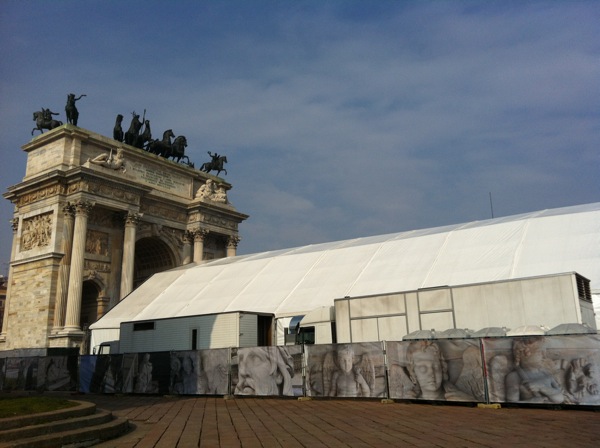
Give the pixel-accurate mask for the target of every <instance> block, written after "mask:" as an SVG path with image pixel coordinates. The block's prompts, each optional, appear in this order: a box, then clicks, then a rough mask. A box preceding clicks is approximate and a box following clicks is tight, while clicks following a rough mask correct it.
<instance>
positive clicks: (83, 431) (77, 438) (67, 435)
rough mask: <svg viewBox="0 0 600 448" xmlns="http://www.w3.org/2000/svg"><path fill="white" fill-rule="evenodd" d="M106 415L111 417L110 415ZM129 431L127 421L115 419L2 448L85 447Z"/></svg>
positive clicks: (1, 447) (0, 447)
mask: <svg viewBox="0 0 600 448" xmlns="http://www.w3.org/2000/svg"><path fill="white" fill-rule="evenodd" d="M106 414H108V415H109V416H110V415H111V414H110V413H106ZM128 430H129V421H128V420H127V419H123V418H115V419H112V420H110V421H108V422H104V423H102V424H99V425H94V426H88V427H83V428H82V427H78V428H77V429H70V430H64V431H61V432H53V433H47V434H43V435H37V436H31V437H27V438H24V439H19V440H10V441H6V442H0V448H56V447H59V448H60V447H68V446H71V447H85V446H92V445H94V444H96V443H100V442H102V441H105V440H110V439H114V438H116V437H119V436H120V435H122V434H125V433H126V432H127V431H128Z"/></svg>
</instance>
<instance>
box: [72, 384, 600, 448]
mask: <svg viewBox="0 0 600 448" xmlns="http://www.w3.org/2000/svg"><path fill="white" fill-rule="evenodd" d="M76 398H77V399H81V400H86V401H93V402H95V403H96V404H97V405H98V407H100V408H104V409H109V410H111V411H113V413H114V414H116V415H117V416H120V417H125V418H128V419H129V420H130V422H131V423H132V424H133V425H134V426H135V429H134V430H133V431H131V432H130V433H128V434H126V435H125V436H123V437H121V438H119V439H115V440H113V441H111V442H107V443H102V444H100V445H96V446H98V447H104V448H107V447H115V448H130V447H135V448H149V447H166V448H174V447H180V448H181V447H184V448H187V447H196V446H199V447H211V448H212V447H218V446H221V447H244V448H245V447H269V448H270V447H286V448H293V447H310V448H313V447H392V446H406V447H410V446H415V447H502V448H506V447H561V448H563V447H566V446H569V447H588V446H589V447H598V446H600V412H594V411H590V410H587V411H582V410H551V409H523V408H502V409H480V408H477V407H464V406H448V405H439V406H436V405H431V404H409V403H390V404H383V403H381V402H379V401H360V400H351V401H348V400H313V401H298V400H292V399H260V398H235V399H228V400H226V399H224V398H222V397H215V398H213V397H210V398H209V397H181V398H177V397H145V396H110V395H78V396H76Z"/></svg>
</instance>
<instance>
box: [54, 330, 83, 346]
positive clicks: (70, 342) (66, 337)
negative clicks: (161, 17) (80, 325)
mask: <svg viewBox="0 0 600 448" xmlns="http://www.w3.org/2000/svg"><path fill="white" fill-rule="evenodd" d="M84 336H85V333H84V332H83V331H81V330H78V331H71V332H68V333H65V332H64V330H63V332H61V333H58V334H51V335H50V336H48V346H49V347H65V348H71V347H80V346H81V344H82V343H83V340H84Z"/></svg>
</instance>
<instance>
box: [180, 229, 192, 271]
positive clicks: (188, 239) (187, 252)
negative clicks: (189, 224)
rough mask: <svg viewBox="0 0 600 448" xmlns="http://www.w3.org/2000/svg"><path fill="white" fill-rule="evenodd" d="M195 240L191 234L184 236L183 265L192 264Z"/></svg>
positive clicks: (185, 233)
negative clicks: (193, 240)
mask: <svg viewBox="0 0 600 448" xmlns="http://www.w3.org/2000/svg"><path fill="white" fill-rule="evenodd" d="M193 238H194V236H193V234H192V233H191V232H188V231H186V232H184V234H183V238H182V239H183V262H182V264H190V263H191V262H192V239H193Z"/></svg>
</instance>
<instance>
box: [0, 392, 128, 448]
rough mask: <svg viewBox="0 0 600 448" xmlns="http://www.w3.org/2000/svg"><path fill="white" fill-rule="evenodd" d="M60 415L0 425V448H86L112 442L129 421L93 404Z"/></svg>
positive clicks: (8, 420) (11, 420)
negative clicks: (106, 441) (102, 442)
mask: <svg viewBox="0 0 600 448" xmlns="http://www.w3.org/2000/svg"><path fill="white" fill-rule="evenodd" d="M73 401H75V402H76V403H78V405H77V406H74V407H72V408H68V409H61V410H59V411H52V412H43V413H40V414H33V415H25V416H22V417H12V418H6V419H2V420H1V421H0V448H8V447H11V448H16V447H22V448H42V447H44V448H55V447H58V448H60V447H73V448H75V447H86V446H92V445H94V444H96V443H100V442H101V441H104V440H110V439H114V438H115V437H119V436H120V435H122V434H124V433H125V432H127V431H128V429H129V421H128V420H126V419H122V418H116V417H113V415H112V413H110V412H106V411H103V410H98V409H96V405H95V404H94V403H88V402H85V401H76V400H73Z"/></svg>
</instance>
